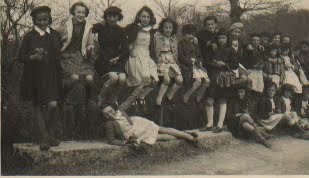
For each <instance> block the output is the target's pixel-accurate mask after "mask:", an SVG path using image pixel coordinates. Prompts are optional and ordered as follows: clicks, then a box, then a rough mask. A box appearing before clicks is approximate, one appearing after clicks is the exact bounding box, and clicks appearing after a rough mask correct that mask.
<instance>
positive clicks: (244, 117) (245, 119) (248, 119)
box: [240, 114, 253, 124]
mask: <svg viewBox="0 0 309 178" xmlns="http://www.w3.org/2000/svg"><path fill="white" fill-rule="evenodd" d="M244 122H248V123H250V124H252V123H253V120H252V119H251V117H250V115H249V114H244V115H242V116H240V123H244Z"/></svg>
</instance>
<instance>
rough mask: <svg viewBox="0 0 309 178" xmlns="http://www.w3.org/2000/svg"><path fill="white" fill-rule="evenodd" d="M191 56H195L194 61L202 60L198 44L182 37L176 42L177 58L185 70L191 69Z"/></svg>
mask: <svg viewBox="0 0 309 178" xmlns="http://www.w3.org/2000/svg"><path fill="white" fill-rule="evenodd" d="M191 58H195V60H197V61H196V62H198V60H200V61H201V60H202V56H201V53H200V49H199V46H198V45H196V44H194V42H190V41H188V40H186V39H183V40H182V41H180V42H179V43H178V60H179V62H180V63H181V68H182V69H183V70H184V71H185V72H189V71H192V67H193V62H192V60H191Z"/></svg>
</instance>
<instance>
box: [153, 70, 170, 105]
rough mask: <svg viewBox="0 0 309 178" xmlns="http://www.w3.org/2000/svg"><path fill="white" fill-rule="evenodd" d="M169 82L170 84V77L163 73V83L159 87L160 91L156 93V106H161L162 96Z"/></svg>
mask: <svg viewBox="0 0 309 178" xmlns="http://www.w3.org/2000/svg"><path fill="white" fill-rule="evenodd" d="M170 82H171V78H170V76H169V75H168V73H165V74H164V76H163V83H162V84H161V86H160V90H159V93H158V96H157V100H156V105H158V106H161V103H162V99H163V96H164V94H165V92H166V90H167V88H168V86H169V84H170Z"/></svg>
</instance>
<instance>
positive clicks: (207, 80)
mask: <svg viewBox="0 0 309 178" xmlns="http://www.w3.org/2000/svg"><path fill="white" fill-rule="evenodd" d="M209 84H210V80H209V78H204V79H203V85H206V86H209Z"/></svg>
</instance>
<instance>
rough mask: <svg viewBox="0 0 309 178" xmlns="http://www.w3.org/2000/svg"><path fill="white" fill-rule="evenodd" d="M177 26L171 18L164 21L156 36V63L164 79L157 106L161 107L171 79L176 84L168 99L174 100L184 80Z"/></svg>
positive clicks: (159, 73)
mask: <svg viewBox="0 0 309 178" xmlns="http://www.w3.org/2000/svg"><path fill="white" fill-rule="evenodd" d="M176 33H177V24H176V23H175V22H174V21H173V20H172V19H169V18H166V19H162V21H161V23H160V24H159V28H158V32H157V33H156V34H155V50H156V61H157V66H158V75H159V76H162V77H163V83H162V84H161V86H160V90H159V94H158V96H157V100H156V104H157V105H158V106H160V105H161V102H162V99H163V96H164V94H165V92H166V90H167V88H168V86H169V84H170V80H171V78H174V79H175V83H174V84H173V86H172V88H171V89H170V91H169V92H168V94H167V99H168V100H172V98H173V96H174V94H175V93H176V92H177V90H178V89H179V88H180V87H181V85H182V82H183V79H182V75H181V71H180V67H179V62H178V48H177V45H178V40H177V37H176Z"/></svg>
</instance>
